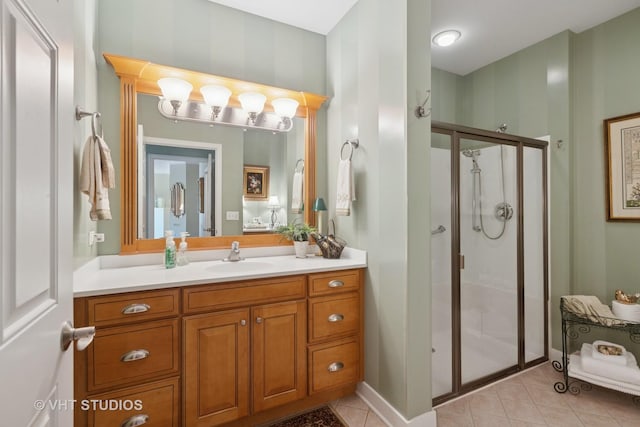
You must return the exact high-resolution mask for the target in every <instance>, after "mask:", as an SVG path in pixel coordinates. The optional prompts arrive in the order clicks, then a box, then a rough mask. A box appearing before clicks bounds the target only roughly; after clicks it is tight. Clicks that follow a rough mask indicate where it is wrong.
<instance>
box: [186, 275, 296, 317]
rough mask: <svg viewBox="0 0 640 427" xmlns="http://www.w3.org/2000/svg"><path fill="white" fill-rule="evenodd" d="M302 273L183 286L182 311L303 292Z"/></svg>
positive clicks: (243, 304)
mask: <svg viewBox="0 0 640 427" xmlns="http://www.w3.org/2000/svg"><path fill="white" fill-rule="evenodd" d="M305 287H306V277H305V276H291V277H279V278H277V279H260V280H252V281H249V282H237V283H221V284H217V285H206V286H198V287H189V288H185V289H184V294H183V300H184V312H185V313H199V312H202V311H209V310H220V309H226V308H233V307H246V306H248V305H253V304H262V303H265V302H276V301H286V300H296V299H301V298H304V297H305V296H306V289H305Z"/></svg>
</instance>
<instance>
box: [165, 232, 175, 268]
mask: <svg viewBox="0 0 640 427" xmlns="http://www.w3.org/2000/svg"><path fill="white" fill-rule="evenodd" d="M164 235H165V237H166V238H167V241H166V245H165V248H164V266H165V268H174V267H175V266H176V242H174V241H173V230H167V231H165V232H164Z"/></svg>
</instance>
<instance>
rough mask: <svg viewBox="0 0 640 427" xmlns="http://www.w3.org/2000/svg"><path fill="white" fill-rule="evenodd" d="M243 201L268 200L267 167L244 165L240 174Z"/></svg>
mask: <svg viewBox="0 0 640 427" xmlns="http://www.w3.org/2000/svg"><path fill="white" fill-rule="evenodd" d="M242 176H243V178H242V182H243V184H242V185H243V190H242V195H243V196H244V198H245V200H267V199H268V198H269V167H268V166H249V165H245V166H244V168H243V173H242Z"/></svg>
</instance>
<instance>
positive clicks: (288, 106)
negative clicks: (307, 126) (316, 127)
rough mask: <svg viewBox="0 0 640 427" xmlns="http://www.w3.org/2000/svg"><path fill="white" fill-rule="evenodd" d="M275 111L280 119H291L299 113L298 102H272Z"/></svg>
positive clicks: (285, 99) (284, 100)
mask: <svg viewBox="0 0 640 427" xmlns="http://www.w3.org/2000/svg"><path fill="white" fill-rule="evenodd" d="M271 105H273V109H274V110H275V112H276V114H277V115H278V116H280V117H286V118H288V119H291V118H292V117H293V116H295V115H296V111H298V101H296V100H295V99H291V98H278V99H274V100H273V101H271Z"/></svg>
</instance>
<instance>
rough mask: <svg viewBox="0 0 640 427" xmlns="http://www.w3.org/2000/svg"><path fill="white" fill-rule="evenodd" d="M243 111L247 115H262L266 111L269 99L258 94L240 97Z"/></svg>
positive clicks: (247, 93)
mask: <svg viewBox="0 0 640 427" xmlns="http://www.w3.org/2000/svg"><path fill="white" fill-rule="evenodd" d="M238 99H239V100H240V104H241V105H242V109H243V110H244V111H246V112H247V113H255V114H260V113H262V110H263V109H264V103H265V102H266V100H267V97H266V96H264V95H263V94H261V93H257V92H245V93H241V94H240V95H239V96H238Z"/></svg>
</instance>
